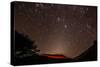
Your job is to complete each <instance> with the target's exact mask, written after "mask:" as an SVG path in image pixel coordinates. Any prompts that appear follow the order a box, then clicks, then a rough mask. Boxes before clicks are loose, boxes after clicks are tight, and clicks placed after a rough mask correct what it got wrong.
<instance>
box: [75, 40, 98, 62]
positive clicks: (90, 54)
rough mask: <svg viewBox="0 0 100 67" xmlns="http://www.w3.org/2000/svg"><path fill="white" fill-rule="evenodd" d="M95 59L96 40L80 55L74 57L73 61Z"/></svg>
mask: <svg viewBox="0 0 100 67" xmlns="http://www.w3.org/2000/svg"><path fill="white" fill-rule="evenodd" d="M92 60H97V41H96V40H95V41H94V44H93V45H92V46H91V47H90V48H88V49H87V50H86V51H85V52H84V53H82V54H81V55H80V56H78V57H76V58H75V59H74V61H92Z"/></svg>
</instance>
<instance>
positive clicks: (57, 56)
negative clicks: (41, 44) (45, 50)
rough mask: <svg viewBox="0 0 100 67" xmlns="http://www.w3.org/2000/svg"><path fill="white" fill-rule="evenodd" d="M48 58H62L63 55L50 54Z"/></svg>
mask: <svg viewBox="0 0 100 67" xmlns="http://www.w3.org/2000/svg"><path fill="white" fill-rule="evenodd" d="M48 58H54V59H64V58H65V57H64V56H59V55H56V56H55V55H54V56H53V55H52V56H48Z"/></svg>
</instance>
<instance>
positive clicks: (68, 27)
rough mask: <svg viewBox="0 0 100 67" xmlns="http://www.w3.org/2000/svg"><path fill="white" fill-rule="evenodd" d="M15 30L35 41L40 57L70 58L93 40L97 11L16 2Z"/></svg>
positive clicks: (90, 8) (76, 7)
mask: <svg viewBox="0 0 100 67" xmlns="http://www.w3.org/2000/svg"><path fill="white" fill-rule="evenodd" d="M14 20H15V22H14V23H15V30H17V31H18V32H19V33H22V34H24V35H28V37H29V38H30V39H31V40H33V41H34V40H35V41H36V44H37V46H38V48H39V49H40V54H64V55H65V56H67V57H70V58H74V57H76V56H78V55H80V54H81V53H83V52H84V51H86V50H87V49H88V48H89V47H90V46H92V45H93V41H94V40H96V39H97V7H96V6H80V5H65V4H50V3H27V2H16V3H15V5H14Z"/></svg>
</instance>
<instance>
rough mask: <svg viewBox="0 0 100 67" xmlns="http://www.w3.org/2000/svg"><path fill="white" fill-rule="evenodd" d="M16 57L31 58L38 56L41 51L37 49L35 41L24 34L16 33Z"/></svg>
mask: <svg viewBox="0 0 100 67" xmlns="http://www.w3.org/2000/svg"><path fill="white" fill-rule="evenodd" d="M14 48H15V56H17V57H24V56H31V55H33V54H36V53H37V52H39V51H40V50H39V49H37V45H36V44H35V41H32V40H30V39H29V38H28V36H25V35H23V34H20V33H18V32H17V31H15V47H14Z"/></svg>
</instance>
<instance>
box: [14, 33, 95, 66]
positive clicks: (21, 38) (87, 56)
mask: <svg viewBox="0 0 100 67" xmlns="http://www.w3.org/2000/svg"><path fill="white" fill-rule="evenodd" d="M14 48H15V50H14V57H15V58H14V60H15V61H14V65H16V66H18V65H32V64H48V63H63V62H73V61H89V60H96V59H97V42H96V40H95V41H94V44H93V46H91V47H90V48H89V49H88V50H87V51H85V52H84V53H82V54H81V55H80V56H78V57H76V58H74V59H71V58H69V57H66V56H64V55H62V54H41V55H39V54H38V52H39V51H40V50H38V47H37V45H36V44H35V41H32V40H30V39H29V38H28V36H25V35H23V34H20V33H18V32H17V31H15V46H14Z"/></svg>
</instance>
